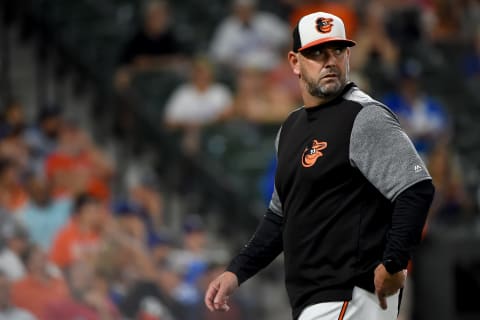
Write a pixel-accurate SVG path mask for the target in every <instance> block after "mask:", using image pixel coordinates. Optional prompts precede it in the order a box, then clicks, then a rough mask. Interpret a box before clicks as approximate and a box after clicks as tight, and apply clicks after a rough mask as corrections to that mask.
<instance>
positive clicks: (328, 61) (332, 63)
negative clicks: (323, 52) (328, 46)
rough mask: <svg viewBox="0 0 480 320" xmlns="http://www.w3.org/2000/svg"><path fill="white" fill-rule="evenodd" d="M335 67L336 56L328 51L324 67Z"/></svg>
mask: <svg viewBox="0 0 480 320" xmlns="http://www.w3.org/2000/svg"><path fill="white" fill-rule="evenodd" d="M335 65H337V56H335V55H334V54H333V52H331V51H328V52H327V56H326V61H325V67H331V66H335Z"/></svg>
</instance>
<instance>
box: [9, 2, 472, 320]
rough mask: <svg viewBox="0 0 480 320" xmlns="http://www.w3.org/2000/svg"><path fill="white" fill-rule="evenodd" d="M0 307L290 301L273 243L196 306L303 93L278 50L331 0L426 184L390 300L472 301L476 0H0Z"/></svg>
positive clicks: (405, 309)
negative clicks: (218, 298)
mask: <svg viewBox="0 0 480 320" xmlns="http://www.w3.org/2000/svg"><path fill="white" fill-rule="evenodd" d="M0 4H1V5H0V240H1V241H0V243H1V244H0V318H2V319H20V320H21V319H132V320H147V319H149V320H151V319H156V320H221V319H232V320H235V319H238V320H240V319H241V320H273V319H275V320H282V319H290V309H289V306H288V302H287V299H286V294H285V289H284V284H283V269H282V257H279V258H278V259H277V260H275V261H274V262H273V263H272V265H271V266H270V267H269V268H267V269H266V270H264V271H262V272H261V273H260V274H259V275H258V276H257V277H255V278H254V279H251V280H250V281H248V282H247V283H245V284H244V285H242V287H241V289H240V290H239V291H238V292H237V293H236V294H235V295H234V297H232V310H231V311H230V312H229V313H228V314H212V313H209V312H207V310H206V309H205V307H204V306H203V293H204V290H205V288H206V286H207V284H208V283H209V281H210V280H211V279H213V278H214V277H215V276H216V275H218V274H219V273H220V272H222V270H223V268H224V267H225V265H226V264H227V263H228V261H229V259H230V258H231V257H232V256H233V255H234V254H235V253H236V252H238V250H239V249H240V248H241V247H242V245H243V244H244V243H245V242H246V241H247V240H248V239H249V237H250V235H251V234H252V233H253V232H254V230H255V227H256V225H257V223H258V222H259V220H260V219H261V218H262V216H263V213H264V211H265V208H266V206H267V204H268V201H269V197H270V194H271V192H272V189H273V176H274V171H275V166H276V163H275V154H274V139H275V135H276V132H277V130H278V129H279V126H280V124H281V123H282V121H283V120H284V119H285V117H286V116H287V114H288V113H289V112H290V111H292V110H293V109H295V108H297V107H299V106H301V99H300V98H301V97H300V93H299V89H298V82H297V79H296V78H295V77H294V76H293V74H292V73H291V70H290V67H289V65H288V62H287V59H286V55H287V52H288V51H289V50H290V47H291V30H292V26H294V25H295V24H296V22H297V21H298V19H299V17H301V16H302V15H304V14H306V13H309V12H312V11H327V12H331V13H333V14H336V15H338V16H340V17H341V18H342V19H343V20H344V22H345V24H346V26H347V33H348V37H349V38H351V39H354V40H355V41H357V46H355V47H354V48H352V54H351V80H353V81H354V82H355V83H356V84H357V85H358V86H360V87H361V88H362V89H364V90H365V91H367V92H369V93H370V94H371V95H372V96H373V97H375V98H376V99H378V100H380V101H382V102H384V103H386V104H387V105H388V106H389V107H390V108H391V109H392V110H393V111H394V112H396V114H397V115H398V117H399V119H400V122H401V123H402V125H403V127H404V128H405V130H406V132H407V133H408V135H409V136H410V137H411V139H412V141H413V142H414V144H415V146H416V148H417V150H418V151H419V153H420V155H421V156H422V158H423V159H424V160H425V162H426V164H427V165H428V167H429V170H430V173H431V174H432V176H433V178H434V182H435V185H436V196H435V199H434V203H433V205H432V208H431V211H430V213H429V217H428V223H427V226H426V228H425V230H424V241H423V245H422V247H421V248H420V250H419V251H418V254H417V255H416V258H415V259H414V260H413V262H412V263H411V265H410V267H409V268H410V270H409V271H410V274H411V276H410V277H409V282H408V284H407V288H406V291H405V294H404V303H403V306H402V310H401V315H400V318H401V319H403V320H418V319H420V320H428V319H436V320H442V319H448V320H452V319H480V306H479V304H478V297H479V292H480V252H479V250H478V248H479V245H480V236H479V234H480V219H479V215H478V212H479V204H480V188H479V182H480V171H479V170H480V127H479V126H478V123H479V122H480V1H478V0H406V1H394V0H369V1H361V0H343V1H342V0H337V1H328V0H318V1H308V0H231V1H226V0H210V1H198V0H197V1H195V0H181V1H172V0H171V1H135V0H101V1H95V0H77V1H60V0H15V1H14V0H1V1H0Z"/></svg>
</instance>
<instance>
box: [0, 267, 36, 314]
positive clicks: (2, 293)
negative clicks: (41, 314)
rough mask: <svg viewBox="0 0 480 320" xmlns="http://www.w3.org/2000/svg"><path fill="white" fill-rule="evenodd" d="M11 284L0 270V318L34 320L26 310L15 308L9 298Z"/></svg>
mask: <svg viewBox="0 0 480 320" xmlns="http://www.w3.org/2000/svg"><path fill="white" fill-rule="evenodd" d="M10 288H11V284H10V281H9V279H8V277H7V275H6V274H4V273H3V271H0V320H8V319H15V320H35V319H36V318H35V317H34V316H33V315H32V314H31V313H29V312H28V311H26V310H24V309H21V308H17V307H15V306H14V305H13V303H12V301H11V298H10Z"/></svg>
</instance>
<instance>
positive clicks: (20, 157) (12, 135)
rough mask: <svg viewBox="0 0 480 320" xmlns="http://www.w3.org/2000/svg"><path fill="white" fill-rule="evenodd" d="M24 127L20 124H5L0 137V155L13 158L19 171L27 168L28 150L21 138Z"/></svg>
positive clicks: (21, 171)
mask: <svg viewBox="0 0 480 320" xmlns="http://www.w3.org/2000/svg"><path fill="white" fill-rule="evenodd" d="M23 132H24V128H23V127H21V126H16V127H14V126H9V125H7V126H5V127H4V128H3V136H1V137H0V157H4V158H10V159H12V160H14V162H15V164H16V166H17V168H18V170H19V173H23V172H25V171H27V170H28V166H29V150H28V146H27V144H26V143H25V141H24V139H23Z"/></svg>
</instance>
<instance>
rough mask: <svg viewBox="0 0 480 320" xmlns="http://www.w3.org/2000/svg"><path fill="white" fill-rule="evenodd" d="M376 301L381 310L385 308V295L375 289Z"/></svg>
mask: <svg viewBox="0 0 480 320" xmlns="http://www.w3.org/2000/svg"><path fill="white" fill-rule="evenodd" d="M377 297H378V302H379V304H380V308H382V309H383V310H386V309H387V297H386V295H385V294H383V293H381V292H379V291H377Z"/></svg>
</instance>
